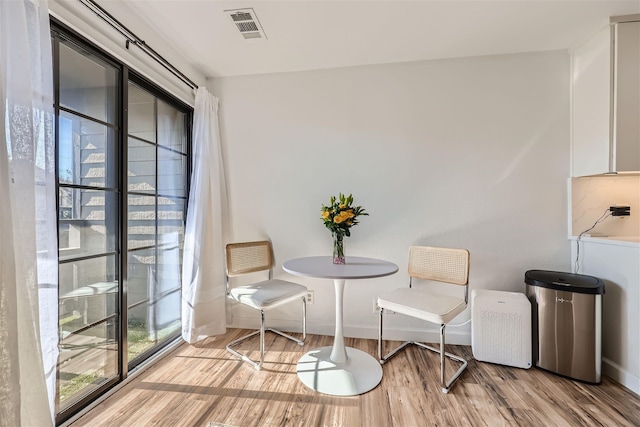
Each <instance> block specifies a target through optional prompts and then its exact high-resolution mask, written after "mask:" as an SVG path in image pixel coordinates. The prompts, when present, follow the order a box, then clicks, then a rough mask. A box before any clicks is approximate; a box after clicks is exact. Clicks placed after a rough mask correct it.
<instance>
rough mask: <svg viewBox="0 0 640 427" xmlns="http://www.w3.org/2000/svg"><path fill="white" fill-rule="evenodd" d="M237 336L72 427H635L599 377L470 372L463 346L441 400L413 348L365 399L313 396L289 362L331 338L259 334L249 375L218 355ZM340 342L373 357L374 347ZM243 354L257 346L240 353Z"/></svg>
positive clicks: (169, 367)
mask: <svg viewBox="0 0 640 427" xmlns="http://www.w3.org/2000/svg"><path fill="white" fill-rule="evenodd" d="M245 333H246V331H245V330H238V329H231V330H229V331H228V332H227V333H226V334H225V335H222V336H218V337H216V338H215V339H214V338H211V339H207V340H205V341H203V342H202V343H199V344H198V345H196V346H190V345H187V344H184V345H182V346H181V347H179V348H178V349H177V350H175V351H174V352H173V353H172V354H171V355H170V356H168V357H166V358H165V359H163V360H162V361H160V362H159V363H158V364H157V365H155V366H153V367H151V368H150V369H149V370H147V371H146V372H144V373H143V374H141V375H140V376H138V377H136V378H135V379H134V380H133V381H132V382H131V383H129V384H127V385H126V386H125V387H123V388H122V389H121V390H119V391H118V392H117V393H116V394H114V395H113V396H111V397H110V398H109V399H107V400H106V401H105V402H103V403H101V404H100V405H98V406H97V407H96V408H94V409H93V410H92V411H90V412H89V413H88V414H86V415H85V416H83V417H82V418H80V419H79V420H78V421H76V422H75V423H73V424H72V427H81V426H91V427H99V426H195V427H206V426H207V425H208V424H209V425H211V426H213V425H230V426H238V427H249V426H347V427H351V426H354V427H355V426H366V427H377V426H394V427H412V426H491V427H493V426H536V427H538V426H600V425H603V426H640V398H639V397H638V396H636V395H635V394H633V393H631V392H630V391H628V390H627V389H625V388H624V387H621V386H620V385H618V384H616V383H615V382H613V381H611V380H609V379H608V378H606V377H603V381H602V384H600V385H588V384H583V383H580V382H577V381H572V380H569V379H566V378H562V377H559V376H556V375H553V374H551V373H548V372H545V371H542V370H540V369H537V368H532V369H529V370H524V369H518V368H511V367H506V366H500V365H494V364H490V363H482V362H477V361H475V360H473V356H472V353H471V348H470V347H466V346H447V350H449V351H453V352H456V353H458V354H461V355H463V356H465V357H466V358H467V359H469V360H470V362H469V367H468V368H467V370H466V372H465V373H464V374H463V375H462V377H461V378H460V379H459V380H458V382H457V383H456V384H455V386H454V387H453V388H452V390H451V391H450V392H449V394H443V393H442V392H441V391H440V387H439V386H438V369H439V359H438V355H437V354H435V353H432V352H428V351H426V350H420V349H418V348H415V346H412V347H410V348H409V349H407V350H406V351H404V352H403V353H401V354H399V355H398V356H396V357H395V358H394V359H392V360H391V361H390V362H388V363H387V364H385V365H384V366H383V372H384V376H383V378H382V382H381V383H380V385H379V386H378V387H376V388H375V389H373V390H372V391H370V392H368V393H365V394H363V395H360V396H354V397H333V396H327V395H322V394H319V393H316V392H314V391H312V390H310V389H308V388H307V387H306V386H305V385H303V384H302V383H301V382H300V381H298V378H297V376H296V362H297V360H298V359H299V358H300V357H301V356H302V355H303V354H304V353H305V352H306V351H308V350H310V349H313V348H315V347H321V346H327V345H331V343H332V340H333V338H332V337H327V336H320V335H309V336H308V337H307V342H306V344H305V346H304V347H299V346H297V345H296V344H295V343H293V342H290V341H289V340H286V339H284V338H282V337H277V336H275V335H274V334H267V338H266V340H265V341H266V343H265V344H266V348H267V350H268V351H267V353H266V357H265V358H266V362H265V365H264V367H263V370H262V371H256V370H254V369H253V368H252V367H251V366H249V365H248V364H246V363H243V362H241V361H239V360H238V359H236V358H234V357H233V356H232V355H231V354H230V353H228V352H227V351H226V350H225V345H226V343H227V342H229V341H230V340H232V339H235V338H237V337H239V336H241V335H243V334H245ZM345 341H346V344H347V345H348V346H350V347H355V348H359V349H361V350H363V351H366V352H368V353H370V354H371V355H375V354H376V345H377V341H375V340H365V339H350V338H347V339H346V340H345ZM393 344H398V343H387V345H388V346H389V348H390V347H391V346H392V345H393ZM252 345H254V346H257V339H256V340H255V341H254V340H253V339H252V340H250V341H247V342H246V343H245V344H244V345H243V346H241V348H247V349H248V348H251V346H252ZM253 348H256V347H253ZM256 354H257V352H256V353H254V354H253V355H252V356H253V357H255V356H256ZM450 367H451V369H452V371H453V369H454V366H453V365H452V364H450ZM210 423H211V424H210ZM215 423H219V424H215Z"/></svg>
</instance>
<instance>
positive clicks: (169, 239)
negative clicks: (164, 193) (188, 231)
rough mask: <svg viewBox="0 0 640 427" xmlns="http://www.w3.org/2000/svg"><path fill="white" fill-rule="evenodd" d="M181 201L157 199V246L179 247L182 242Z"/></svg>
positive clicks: (182, 208) (182, 215)
mask: <svg viewBox="0 0 640 427" xmlns="http://www.w3.org/2000/svg"><path fill="white" fill-rule="evenodd" d="M184 204H185V201H184V200H183V199H174V198H169V197H158V234H159V236H158V244H159V245H164V246H160V247H161V248H162V247H173V246H176V245H177V246H179V247H180V248H182V243H183V241H184V222H185V218H184V216H185V213H184Z"/></svg>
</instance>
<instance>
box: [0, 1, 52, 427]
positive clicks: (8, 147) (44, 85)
mask: <svg viewBox="0 0 640 427" xmlns="http://www.w3.org/2000/svg"><path fill="white" fill-rule="evenodd" d="M50 37H51V35H50V30H49V14H48V7H47V2H46V1H35V0H12V1H0V97H1V100H0V105H1V111H0V134H1V135H2V136H3V137H4V144H3V145H2V148H1V149H0V200H1V202H0V224H2V226H1V227H0V280H1V282H0V425H2V426H47V425H53V424H54V411H55V409H54V395H55V376H56V375H55V372H56V360H57V356H58V350H57V348H58V330H57V325H58V299H57V298H58V295H57V284H58V263H57V256H58V245H57V228H56V199H55V146H54V138H53V136H54V131H53V121H54V115H53V77H52V64H51V38H50Z"/></svg>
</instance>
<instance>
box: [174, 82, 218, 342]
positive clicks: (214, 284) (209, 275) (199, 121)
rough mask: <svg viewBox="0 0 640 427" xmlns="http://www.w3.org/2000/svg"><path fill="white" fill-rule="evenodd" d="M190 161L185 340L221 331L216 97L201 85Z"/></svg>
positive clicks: (195, 112)
mask: <svg viewBox="0 0 640 427" xmlns="http://www.w3.org/2000/svg"><path fill="white" fill-rule="evenodd" d="M192 164H193V171H192V175H191V189H190V191H189V207H188V209H187V223H186V229H185V238H184V258H183V267H182V338H183V339H184V340H185V341H187V342H188V343H195V342H197V341H200V340H202V339H204V338H206V337H209V336H212V335H218V334H222V333H224V332H225V331H226V315H225V300H226V295H225V283H224V252H223V251H224V246H223V245H224V244H223V221H224V218H225V217H224V216H223V214H224V212H225V209H224V208H223V207H224V205H225V204H226V202H225V194H226V193H225V181H224V170H223V166H222V154H221V148H220V131H219V128H218V99H217V98H216V97H214V96H213V95H211V94H210V93H209V91H207V89H205V88H198V90H197V92H196V106H195V110H194V119H193V163H192Z"/></svg>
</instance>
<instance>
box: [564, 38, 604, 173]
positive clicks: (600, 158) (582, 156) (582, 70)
mask: <svg viewBox="0 0 640 427" xmlns="http://www.w3.org/2000/svg"><path fill="white" fill-rule="evenodd" d="M610 76H611V31H610V29H609V28H608V27H606V28H603V29H602V30H601V31H600V32H599V33H598V34H596V35H595V36H594V37H593V38H592V39H591V40H589V41H588V42H586V43H585V44H584V45H582V46H581V47H579V48H578V49H576V50H575V51H574V52H573V55H572V77H571V80H572V87H573V91H572V98H573V99H572V146H571V149H572V158H573V165H572V171H571V172H572V173H571V174H572V176H584V175H595V174H601V173H605V172H607V171H608V170H609V105H610V104H611V90H610V89H611V83H610Z"/></svg>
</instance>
